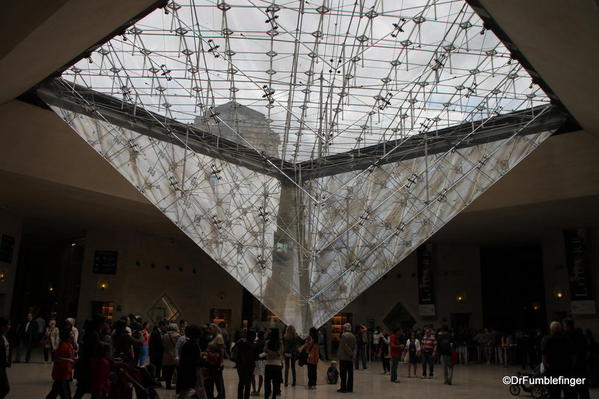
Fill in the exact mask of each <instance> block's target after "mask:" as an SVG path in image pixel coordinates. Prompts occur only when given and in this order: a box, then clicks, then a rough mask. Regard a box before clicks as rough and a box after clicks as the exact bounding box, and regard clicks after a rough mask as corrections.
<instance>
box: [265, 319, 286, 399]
mask: <svg viewBox="0 0 599 399" xmlns="http://www.w3.org/2000/svg"><path fill="white" fill-rule="evenodd" d="M264 352H265V353H266V366H265V368H264V398H265V399H269V398H271V397H272V399H275V398H276V397H277V396H280V395H281V382H282V379H283V367H282V365H283V345H281V338H280V337H279V329H278V328H273V329H271V330H270V336H269V338H268V341H266V347H265V348H264ZM271 394H272V396H271Z"/></svg>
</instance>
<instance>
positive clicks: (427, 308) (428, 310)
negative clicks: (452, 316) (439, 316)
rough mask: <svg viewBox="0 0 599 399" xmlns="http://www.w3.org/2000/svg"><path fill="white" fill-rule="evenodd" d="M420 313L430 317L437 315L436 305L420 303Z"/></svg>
mask: <svg viewBox="0 0 599 399" xmlns="http://www.w3.org/2000/svg"><path fill="white" fill-rule="evenodd" d="M418 313H419V314H420V316H425V317H430V316H435V314H436V313H435V305H434V304H426V305H423V304H420V305H418Z"/></svg>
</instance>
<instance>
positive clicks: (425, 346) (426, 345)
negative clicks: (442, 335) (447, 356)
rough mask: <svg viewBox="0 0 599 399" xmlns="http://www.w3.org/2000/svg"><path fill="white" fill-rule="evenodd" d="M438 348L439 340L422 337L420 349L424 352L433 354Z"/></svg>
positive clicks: (431, 337)
mask: <svg viewBox="0 0 599 399" xmlns="http://www.w3.org/2000/svg"><path fill="white" fill-rule="evenodd" d="M436 346H437V340H436V339H435V337H434V336H432V335H431V336H430V337H422V339H421V340H420V348H421V349H422V351H423V352H432V351H433V350H435V347H436Z"/></svg>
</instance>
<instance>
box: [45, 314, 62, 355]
mask: <svg viewBox="0 0 599 399" xmlns="http://www.w3.org/2000/svg"><path fill="white" fill-rule="evenodd" d="M59 335H60V334H59V329H58V327H56V320H54V319H50V320H49V321H48V326H47V327H46V328H45V329H44V338H42V345H43V347H44V362H46V363H47V362H50V361H52V353H54V351H55V350H56V349H58V345H59V344H60V337H59Z"/></svg>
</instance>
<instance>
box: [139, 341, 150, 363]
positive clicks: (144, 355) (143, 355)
mask: <svg viewBox="0 0 599 399" xmlns="http://www.w3.org/2000/svg"><path fill="white" fill-rule="evenodd" d="M148 353H149V348H148V345H147V344H144V345H142V346H141V350H140V351H139V365H140V366H145V364H146V361H147V360H148Z"/></svg>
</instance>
